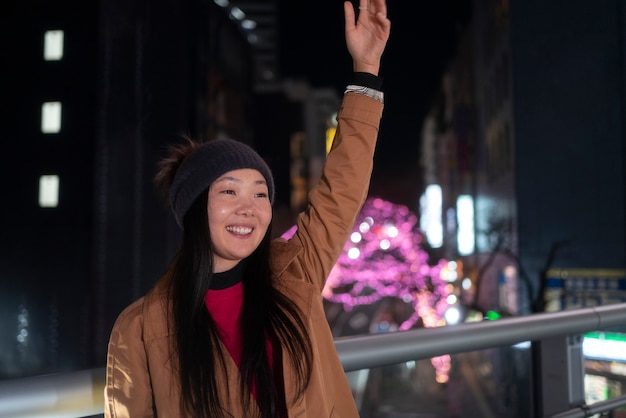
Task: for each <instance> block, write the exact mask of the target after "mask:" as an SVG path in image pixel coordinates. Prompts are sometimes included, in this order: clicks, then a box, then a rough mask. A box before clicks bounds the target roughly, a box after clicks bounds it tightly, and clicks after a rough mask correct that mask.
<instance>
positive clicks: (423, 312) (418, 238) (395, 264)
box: [323, 197, 450, 330]
mask: <svg viewBox="0 0 626 418" xmlns="http://www.w3.org/2000/svg"><path fill="white" fill-rule="evenodd" d="M422 245H423V234H422V233H421V231H420V229H419V227H418V218H417V215H415V214H414V213H413V212H411V211H410V210H409V209H408V207H406V206H404V205H397V204H394V203H391V202H389V201H386V200H383V199H380V198H374V197H370V198H368V199H367V200H366V202H365V204H364V205H363V208H362V210H361V212H360V214H359V216H358V218H357V221H356V223H355V226H354V229H353V231H352V234H351V236H350V238H349V239H348V241H347V242H346V245H345V247H344V250H343V252H342V254H341V256H340V257H339V260H338V261H337V264H335V267H334V268H333V270H332V271H331V273H330V275H329V277H328V280H327V282H326V287H325V288H324V292H323V296H324V298H325V299H327V300H328V301H331V302H335V303H340V304H342V305H343V307H344V309H345V310H351V309H352V308H353V307H354V306H356V305H369V304H373V303H376V302H378V301H379V300H381V299H383V298H387V297H395V298H398V299H400V300H402V301H404V302H405V303H409V304H411V306H412V307H413V310H414V312H413V314H412V315H411V316H410V317H409V318H407V319H406V320H405V321H404V322H403V323H402V324H400V325H399V328H398V329H399V330H406V329H410V328H412V327H413V326H414V325H415V323H416V322H417V321H418V320H419V319H421V322H422V323H423V324H424V326H427V327H432V326H437V325H441V324H442V320H443V319H442V318H443V314H444V312H445V310H446V309H447V308H448V303H447V302H446V298H447V296H448V294H449V293H450V290H449V286H447V285H448V282H447V281H446V280H445V279H443V278H442V277H441V276H442V274H441V273H442V269H445V268H447V267H446V266H447V261H445V260H441V261H439V262H438V263H436V264H434V265H430V264H429V260H428V253H427V252H426V251H425V250H424V249H423V248H422V247H421V246H422Z"/></svg>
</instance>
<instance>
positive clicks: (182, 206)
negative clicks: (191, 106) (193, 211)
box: [170, 139, 274, 228]
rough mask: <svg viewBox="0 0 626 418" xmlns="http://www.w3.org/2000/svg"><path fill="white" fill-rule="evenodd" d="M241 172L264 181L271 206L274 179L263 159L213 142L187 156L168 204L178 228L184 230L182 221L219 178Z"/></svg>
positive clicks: (226, 142)
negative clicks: (257, 175) (250, 170)
mask: <svg viewBox="0 0 626 418" xmlns="http://www.w3.org/2000/svg"><path fill="white" fill-rule="evenodd" d="M241 168H253V169H255V170H258V171H259V172H260V173H261V174H262V175H263V177H265V181H266V182H267V188H268V191H269V198H270V202H272V203H274V178H273V177H272V172H271V170H270V168H269V167H268V165H267V164H266V163H265V161H264V160H263V158H261V156H260V155H259V154H258V153H257V152H256V151H255V150H253V149H252V148H251V147H250V146H248V145H246V144H244V143H243V142H240V141H235V140H232V139H216V140H213V141H208V142H205V143H203V144H202V145H201V146H200V147H199V148H198V149H196V150H195V151H193V152H192V153H191V154H189V155H187V156H186V157H185V158H184V159H183V162H182V163H181V165H180V167H179V168H178V171H177V172H176V176H175V177H174V181H173V182H172V187H171V188H170V204H171V207H172V211H173V212H174V218H176V222H178V225H179V226H180V227H181V228H182V227H183V218H184V217H185V214H186V213H187V211H188V210H189V208H190V207H191V205H192V203H193V202H194V201H195V200H196V199H197V198H198V196H200V193H202V192H203V191H204V190H205V189H206V188H208V187H209V186H210V185H211V184H212V183H213V182H214V181H215V180H217V178H218V177H220V176H221V175H222V174H224V173H226V172H228V171H231V170H238V169H241Z"/></svg>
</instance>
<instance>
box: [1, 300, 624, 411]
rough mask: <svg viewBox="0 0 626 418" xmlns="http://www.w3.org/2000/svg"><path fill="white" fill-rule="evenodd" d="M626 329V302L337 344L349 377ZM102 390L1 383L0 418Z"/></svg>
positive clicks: (92, 377) (598, 407)
mask: <svg viewBox="0 0 626 418" xmlns="http://www.w3.org/2000/svg"><path fill="white" fill-rule="evenodd" d="M625 324H626V303H621V304H615V305H606V306H598V307H593V308H584V309H575V310H568V311H560V312H554V313H541V314H533V315H528V316H521V317H512V318H505V319H500V320H497V321H483V322H475V323H464V324H460V325H454V326H445V327H438V328H421V329H416V330H410V331H403V332H395V333H386V334H374V335H362V336H355V337H342V338H338V339H336V340H335V345H336V347H337V351H338V353H339V357H340V359H341V362H342V364H343V367H344V369H345V371H346V372H349V371H355V370H360V369H369V368H373V367H379V366H385V365H392V364H397V363H401V362H406V361H411V360H421V359H428V358H431V357H435V356H440V355H444V354H454V353H462V352H469V351H474V350H479V349H487V348H492V347H499V346H506V345H511V344H516V343H519V342H524V341H546V340H554V339H555V338H556V339H558V338H559V337H568V336H571V335H577V334H583V333H586V332H590V331H599V330H604V329H606V328H608V327H616V326H624V325H625ZM574 363H575V362H574ZM581 364H582V361H581ZM564 375H568V374H567V373H564ZM565 380H567V381H566V382H562V383H563V384H565V383H567V384H568V385H572V384H574V385H578V386H580V387H582V384H581V382H572V381H571V380H569V379H565ZM536 383H541V382H536ZM103 388H104V369H103V368H99V369H92V370H84V371H80V372H74V373H63V374H55V375H47V376H38V377H32V378H23V379H13V380H9V381H0V417H7V418H8V417H11V418H26V417H29V418H37V417H48V418H79V417H86V416H92V415H97V414H102V413H103V405H104V403H103V393H104V391H103ZM568 392H569V393H571V392H576V391H575V390H574V391H572V390H569V391H568ZM623 405H626V396H621V397H618V398H615V399H611V400H609V401H603V402H598V403H595V404H593V405H574V404H572V403H571V399H563V400H560V403H559V404H558V405H557V407H558V408H560V409H559V410H558V411H557V412H553V413H549V414H545V413H540V415H538V416H550V417H553V418H565V417H572V418H574V417H587V416H591V414H592V412H593V414H595V413H601V412H605V411H609V410H613V409H615V408H617V407H619V406H623ZM553 407H554V406H553ZM540 412H541V411H540ZM544 412H545V411H544Z"/></svg>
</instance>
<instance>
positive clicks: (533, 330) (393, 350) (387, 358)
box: [335, 303, 626, 371]
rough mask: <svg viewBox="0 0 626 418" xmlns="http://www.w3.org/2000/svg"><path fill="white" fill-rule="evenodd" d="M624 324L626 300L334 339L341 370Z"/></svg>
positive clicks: (394, 362)
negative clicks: (494, 319)
mask: <svg viewBox="0 0 626 418" xmlns="http://www.w3.org/2000/svg"><path fill="white" fill-rule="evenodd" d="M624 324H626V303H620V304H614V305H605V306H597V307H593V308H582V309H574V310H567V311H559V312H548V313H539V314H532V315H526V316H518V317H508V318H503V319H498V320H496V321H482V322H472V323H462V324H458V325H451V326H445V327H437V328H420V329H415V330H409V331H403V332H393V333H385V334H374V335H359V336H354V337H343V338H338V339H336V340H335V346H336V347H337V352H338V353H339V357H340V358H341V363H342V364H343V367H344V370H345V371H352V370H359V369H368V368H371V367H378V366H386V365H391V364H397V363H401V362H405V361H410V360H422V359H427V358H431V357H435V356H440V355H443V354H454V353H462V352H467V351H474V350H480V349H485V348H491V347H499V346H504V345H511V344H516V343H519V342H523V341H537V340H542V339H544V338H549V337H556V336H562V335H571V334H580V333H585V332H589V331H595V330H601V329H605V328H607V327H612V326H620V325H621V326H623V325H624Z"/></svg>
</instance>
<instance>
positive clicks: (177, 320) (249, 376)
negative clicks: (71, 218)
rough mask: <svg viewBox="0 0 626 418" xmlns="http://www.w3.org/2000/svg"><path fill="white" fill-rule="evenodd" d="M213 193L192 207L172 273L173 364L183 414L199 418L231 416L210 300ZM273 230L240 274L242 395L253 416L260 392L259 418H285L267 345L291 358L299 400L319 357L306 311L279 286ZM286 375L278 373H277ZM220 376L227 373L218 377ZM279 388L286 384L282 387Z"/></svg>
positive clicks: (186, 218) (240, 392)
mask: <svg viewBox="0 0 626 418" xmlns="http://www.w3.org/2000/svg"><path fill="white" fill-rule="evenodd" d="M207 198H208V189H207V190H205V191H204V192H203V193H202V194H201V195H200V196H199V197H198V198H197V199H196V200H195V201H194V203H193V205H192V206H191V208H190V209H189V211H188V212H187V214H186V215H185V217H184V221H183V235H182V241H181V245H180V248H179V250H178V252H177V254H176V256H175V257H174V259H173V260H172V263H171V264H170V268H169V269H168V271H167V273H166V276H167V277H166V279H167V280H168V295H169V300H170V301H171V307H172V309H171V312H169V314H168V315H169V318H168V324H169V325H168V326H170V328H171V329H170V335H174V336H175V337H174V339H173V341H172V346H171V350H172V359H175V360H176V362H175V363H174V364H177V365H178V376H179V379H180V393H181V408H182V410H184V411H186V412H187V413H189V414H191V415H192V416H194V417H198V418H209V417H210V418H215V417H224V416H229V414H228V412H227V411H226V409H225V405H223V401H224V400H222V399H220V397H219V390H218V385H219V384H220V382H221V383H222V384H225V382H226V378H227V376H226V375H225V373H226V370H227V369H226V365H225V357H224V356H225V355H228V354H227V353H226V354H225V353H224V352H222V351H221V350H220V347H222V346H221V345H220V341H219V335H218V333H217V329H216V325H215V322H214V321H213V318H212V317H211V315H210V314H209V312H208V310H207V308H206V306H205V304H204V297H205V295H206V293H207V291H208V290H209V288H210V286H211V281H212V277H213V265H212V260H213V248H212V245H211V232H210V230H209V223H208V219H207ZM271 227H272V225H271V223H270V225H269V227H268V230H267V232H266V234H265V236H264V238H263V240H262V241H261V243H260V244H259V246H258V247H257V249H256V250H255V251H254V252H253V253H252V254H251V255H250V256H249V257H248V258H247V259H246V260H245V267H244V270H243V274H242V284H243V295H244V296H243V297H244V301H243V307H242V316H241V318H242V319H241V324H240V326H241V335H242V353H241V354H242V357H241V364H240V368H239V382H240V384H239V395H240V397H241V399H242V401H243V403H244V408H245V409H246V410H247V411H248V412H247V415H246V416H250V415H248V414H250V413H251V412H250V411H251V409H250V406H251V405H250V403H251V402H253V401H252V399H251V393H252V392H251V390H252V386H253V384H254V386H255V388H256V403H257V404H258V406H259V411H260V414H259V417H260V418H275V417H277V416H279V411H280V409H281V403H282V402H283V401H282V399H283V395H284V388H283V387H278V385H277V382H276V380H275V379H274V374H273V371H272V370H271V367H270V362H269V359H268V353H267V349H266V340H267V338H271V339H272V340H273V341H275V342H278V343H279V344H280V346H279V347H278V346H275V347H274V349H275V350H281V351H282V355H283V356H287V357H288V359H289V362H290V364H291V368H292V369H293V372H294V375H295V377H296V381H295V385H296V386H295V389H296V390H295V399H286V400H285V401H286V402H287V403H289V402H295V401H296V400H297V399H298V398H300V397H301V396H302V395H303V394H304V391H305V390H306V387H307V385H308V383H309V380H310V376H311V371H312V361H313V351H312V347H311V340H310V338H309V336H308V334H307V332H306V327H305V323H304V320H303V319H302V318H303V315H302V312H301V310H300V309H299V308H298V306H297V305H296V304H295V303H294V302H293V301H292V300H291V299H289V298H288V297H287V296H286V295H284V294H283V293H281V292H280V291H279V290H278V289H276V287H275V286H273V276H272V271H271V269H270V257H271V254H270V239H271ZM274 367H280V365H274ZM220 371H221V372H223V373H222V374H220ZM278 383H279V384H280V383H282V382H278Z"/></svg>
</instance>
